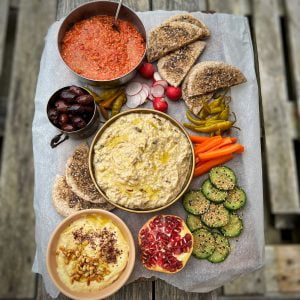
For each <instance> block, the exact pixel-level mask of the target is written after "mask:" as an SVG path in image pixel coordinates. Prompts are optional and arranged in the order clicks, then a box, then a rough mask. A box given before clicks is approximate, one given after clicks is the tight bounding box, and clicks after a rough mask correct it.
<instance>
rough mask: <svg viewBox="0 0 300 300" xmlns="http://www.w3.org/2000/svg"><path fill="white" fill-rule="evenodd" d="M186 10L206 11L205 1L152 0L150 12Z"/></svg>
mask: <svg viewBox="0 0 300 300" xmlns="http://www.w3.org/2000/svg"><path fill="white" fill-rule="evenodd" d="M158 9H161V10H186V11H190V12H191V11H200V10H204V11H205V10H207V5H206V1H205V0H189V1H185V0H172V1H169V0H152V10H158Z"/></svg>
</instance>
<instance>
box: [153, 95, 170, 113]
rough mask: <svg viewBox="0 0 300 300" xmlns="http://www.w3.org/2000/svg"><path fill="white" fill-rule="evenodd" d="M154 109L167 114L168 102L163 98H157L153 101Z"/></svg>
mask: <svg viewBox="0 0 300 300" xmlns="http://www.w3.org/2000/svg"><path fill="white" fill-rule="evenodd" d="M152 104H153V107H154V109H156V110H159V111H162V112H166V111H167V110H168V102H167V101H166V100H165V99H164V98H162V97H156V98H154V99H153V102H152Z"/></svg>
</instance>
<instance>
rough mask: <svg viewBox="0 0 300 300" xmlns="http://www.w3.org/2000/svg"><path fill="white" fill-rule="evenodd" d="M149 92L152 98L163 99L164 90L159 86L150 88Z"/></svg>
mask: <svg viewBox="0 0 300 300" xmlns="http://www.w3.org/2000/svg"><path fill="white" fill-rule="evenodd" d="M150 92H151V94H152V96H154V97H163V95H164V93H165V89H164V87H163V86H161V85H156V86H153V87H152V88H151V90H150Z"/></svg>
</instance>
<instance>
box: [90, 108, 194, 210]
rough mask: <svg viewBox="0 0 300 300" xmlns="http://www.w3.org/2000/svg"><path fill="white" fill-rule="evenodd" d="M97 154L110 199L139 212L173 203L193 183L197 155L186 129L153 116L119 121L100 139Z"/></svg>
mask: <svg viewBox="0 0 300 300" xmlns="http://www.w3.org/2000/svg"><path fill="white" fill-rule="evenodd" d="M94 152H95V153H94V160H93V165H94V171H95V178H96V181H97V184H98V185H99V187H100V188H101V189H102V190H103V191H104V192H105V193H106V195H107V197H108V198H109V199H110V201H112V202H114V203H116V204H119V205H121V206H124V207H127V208H135V209H136V208H137V209H151V208H157V207H161V206H164V205H165V204H167V203H168V202H170V201H171V200H173V199H174V198H175V197H176V196H177V195H178V194H179V193H180V191H181V189H182V187H183V185H184V183H185V181H186V179H187V176H188V174H189V171H190V165H191V154H192V153H191V149H190V144H189V141H188V139H187V138H186V136H185V135H184V134H183V133H182V132H181V131H180V129H179V128H178V127H176V126H175V125H174V124H172V123H171V122H170V121H169V120H168V119H165V118H163V117H160V116H158V115H156V114H151V113H147V114H141V113H132V114H128V115H124V116H122V117H120V118H119V119H117V120H116V121H115V122H114V123H113V124H111V125H110V126H109V127H108V128H107V129H106V130H105V131H104V132H103V134H102V135H101V136H100V138H99V140H98V141H97V142H96V144H95V147H94Z"/></svg>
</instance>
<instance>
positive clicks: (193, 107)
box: [181, 71, 213, 115]
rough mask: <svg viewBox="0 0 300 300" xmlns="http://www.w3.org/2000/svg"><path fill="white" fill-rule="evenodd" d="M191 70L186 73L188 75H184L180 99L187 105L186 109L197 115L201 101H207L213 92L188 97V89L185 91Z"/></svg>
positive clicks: (200, 107) (201, 105)
mask: <svg viewBox="0 0 300 300" xmlns="http://www.w3.org/2000/svg"><path fill="white" fill-rule="evenodd" d="M190 73H191V71H190V72H189V73H188V75H187V76H186V77H185V79H184V81H183V84H182V88H181V91H182V99H183V100H184V102H185V104H186V106H187V107H188V109H189V110H190V111H191V112H193V113H194V114H195V115H198V114H199V112H200V111H201V109H202V107H203V104H202V103H203V101H208V100H209V99H211V98H212V96H213V93H208V94H206V95H200V96H192V97H190V96H189V95H188V91H187V85H188V81H189V75H190Z"/></svg>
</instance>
